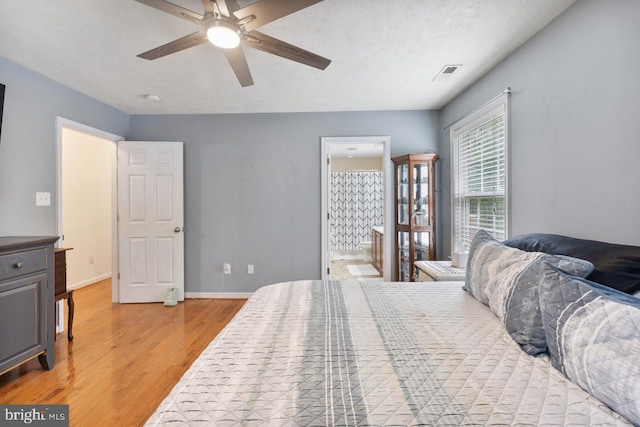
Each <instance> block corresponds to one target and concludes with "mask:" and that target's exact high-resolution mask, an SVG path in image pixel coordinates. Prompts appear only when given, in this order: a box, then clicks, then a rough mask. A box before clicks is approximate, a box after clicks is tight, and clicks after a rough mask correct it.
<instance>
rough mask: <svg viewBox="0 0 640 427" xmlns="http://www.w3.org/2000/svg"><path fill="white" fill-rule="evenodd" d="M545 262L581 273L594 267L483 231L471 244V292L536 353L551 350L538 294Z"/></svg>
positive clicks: (528, 350)
mask: <svg viewBox="0 0 640 427" xmlns="http://www.w3.org/2000/svg"><path fill="white" fill-rule="evenodd" d="M544 261H547V262H550V263H552V264H553V265H555V266H557V267H560V268H562V269H563V270H566V271H569V272H571V273H572V274H576V275H580V276H586V275H588V274H589V273H590V272H591V270H592V269H593V265H592V264H591V263H590V262H588V261H584V260H581V259H576V258H571V257H565V256H554V255H547V254H543V253H541V252H525V251H521V250H519V249H515V248H510V247H508V246H505V245H503V244H502V243H500V242H499V241H497V240H495V239H494V238H493V237H491V236H490V235H489V234H488V233H487V232H485V231H484V230H480V231H478V233H477V234H476V235H475V237H474V239H473V241H472V243H471V248H470V250H469V260H468V262H467V274H466V278H465V289H466V290H467V292H469V293H470V294H471V295H473V296H474V297H475V298H476V299H477V300H478V301H480V302H482V303H483V304H486V305H488V306H489V307H490V308H491V311H493V312H494V313H495V314H496V315H497V316H498V318H500V320H501V321H502V322H503V323H504V324H505V327H506V329H507V332H509V335H511V337H512V338H513V339H514V340H515V341H516V342H517V343H518V344H520V346H521V347H522V349H523V350H524V351H525V352H526V353H528V354H533V355H535V354H538V353H542V352H544V351H546V350H547V344H546V339H545V333H544V328H543V326H542V318H541V316H540V301H539V295H538V293H539V290H538V289H539V288H538V284H539V275H540V266H541V265H542V263H543V262H544Z"/></svg>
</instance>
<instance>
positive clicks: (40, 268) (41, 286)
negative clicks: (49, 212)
mask: <svg viewBox="0 0 640 427" xmlns="http://www.w3.org/2000/svg"><path fill="white" fill-rule="evenodd" d="M57 240H58V238H57V237H0V374H2V373H4V372H6V371H8V370H10V369H12V368H14V367H16V366H18V365H20V364H21V363H23V362H25V361H27V360H29V359H32V358H34V357H36V356H37V357H38V360H39V361H40V364H41V365H42V367H43V368H44V369H45V370H49V369H51V368H53V343H54V339H55V336H54V334H55V323H54V283H53V277H54V276H53V269H54V257H53V244H54V243H55V242H56V241H57Z"/></svg>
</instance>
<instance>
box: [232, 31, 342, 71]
mask: <svg viewBox="0 0 640 427" xmlns="http://www.w3.org/2000/svg"><path fill="white" fill-rule="evenodd" d="M243 43H244V44H245V45H246V46H249V47H252V48H254V49H258V50H261V51H263V52H267V53H271V54H273V55H278V56H280V57H282V58H286V59H290V60H292V61H295V62H299V63H301V64H305V65H308V66H310V67H314V68H318V69H320V70H324V69H325V68H327V67H328V66H329V64H331V60H330V59H327V58H324V57H322V56H320V55H316V54H315V53H311V52H309V51H308V50H304V49H301V48H299V47H297V46H294V45H292V44H289V43H286V42H283V41H282V40H278V39H275V38H273V37H271V36H268V35H266V34H263V33H260V32H258V31H251V32H250V33H249V34H248V35H247V37H246V38H245V39H244V40H243Z"/></svg>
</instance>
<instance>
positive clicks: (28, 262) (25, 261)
mask: <svg viewBox="0 0 640 427" xmlns="http://www.w3.org/2000/svg"><path fill="white" fill-rule="evenodd" d="M46 268H47V250H46V249H33V250H28V251H21V252H14V253H9V254H4V255H0V280H5V279H9V278H12V277H17V276H22V275H26V274H30V273H34V272H36V271H42V270H46Z"/></svg>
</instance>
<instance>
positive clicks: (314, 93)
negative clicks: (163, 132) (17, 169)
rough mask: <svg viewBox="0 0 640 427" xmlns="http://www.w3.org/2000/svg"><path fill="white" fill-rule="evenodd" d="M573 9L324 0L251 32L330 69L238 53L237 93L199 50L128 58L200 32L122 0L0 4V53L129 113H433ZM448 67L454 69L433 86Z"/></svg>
mask: <svg viewBox="0 0 640 427" xmlns="http://www.w3.org/2000/svg"><path fill="white" fill-rule="evenodd" d="M292 1H293V0H292ZM573 1H574V0H351V1H346V0H324V1H323V2H321V3H318V4H315V5H313V6H310V7H309V8H306V9H303V10H301V11H299V12H297V13H295V14H292V15H289V16H287V17H284V18H282V19H279V20H277V21H274V22H272V23H269V24H267V25H265V26H263V27H260V31H261V32H263V33H265V34H268V35H270V36H273V37H276V38H279V39H281V40H283V41H286V42H289V43H291V44H294V45H296V46H299V47H302V48H304V49H307V50H310V51H312V52H314V53H317V54H319V55H321V56H324V57H327V58H329V59H331V60H332V63H331V65H329V67H328V68H327V69H326V70H324V71H320V70H317V69H315V68H310V67H307V66H304V65H300V64H298V63H295V62H292V61H289V60H286V59H283V58H280V57H277V56H273V55H269V54H266V53H264V52H260V51H257V50H254V49H251V48H245V53H246V56H247V61H248V63H249V67H250V69H251V72H252V75H253V80H254V82H255V85H254V86H250V87H246V88H242V87H240V85H239V84H238V82H237V80H236V78H235V76H234V74H233V73H232V71H231V69H230V68H229V65H228V63H227V62H226V60H225V58H224V56H223V54H222V53H221V52H220V51H219V50H218V49H217V48H215V47H214V46H212V45H209V44H206V45H201V46H198V47H195V48H191V49H188V50H185V51H182V52H179V53H176V54H173V55H170V56H167V57H165V58H160V59H157V60H155V61H146V60H143V59H139V58H137V57H136V55H137V54H139V53H141V52H145V51H147V50H149V49H152V48H155V47H157V46H159V45H161V44H164V43H167V42H169V41H172V40H174V39H177V38H179V37H182V36H185V35H187V34H190V33H192V32H194V31H196V30H197V29H198V28H199V27H198V26H197V25H195V24H192V23H190V22H187V21H185V20H182V19H179V18H177V17H175V16H172V15H169V14H167V13H163V12H161V11H158V10H156V9H153V8H150V7H148V6H145V5H143V4H140V3H138V2H135V1H133V0H56V1H51V0H29V1H10V0H0V56H4V57H5V58H8V59H10V60H12V61H14V62H17V63H19V64H22V65H24V66H26V67H28V68H30V69H32V70H34V71H37V72H38V73H41V74H44V75H45V76H48V77H50V78H52V79H53V80H56V81H58V82H60V83H62V84H64V85H66V86H68V87H71V88H73V89H76V90H78V91H80V92H82V93H85V94H87V95H89V96H91V97H93V98H96V99H98V100H100V101H103V102H105V103H107V104H109V105H112V106H114V107H116V108H118V109H120V110H123V111H125V112H127V113H130V114H208V113H248V112H309V111H357V110H408V109H439V108H441V107H442V106H444V105H445V104H446V103H447V102H448V101H450V100H451V99H453V98H454V97H455V96H456V95H458V94H459V93H460V92H461V91H462V90H464V88H466V87H467V86H469V85H470V84H471V83H472V82H474V81H475V80H477V79H478V78H479V77H481V76H482V75H483V74H484V73H485V72H487V71H488V70H489V69H491V68H492V67H493V66H494V65H495V64H497V63H498V62H499V61H500V60H501V59H503V58H504V57H505V56H506V55H508V54H509V53H510V52H512V51H513V50H514V49H515V48H517V47H518V46H519V45H521V44H522V43H523V42H524V41H526V40H527V39H528V38H530V37H531V36H532V35H533V34H535V33H536V32H537V31H539V30H540V29H541V28H542V27H544V26H545V25H546V24H547V23H548V22H550V21H551V20H552V19H553V18H555V17H556V16H557V15H558V14H559V13H561V12H562V11H563V10H564V9H566V8H567V7H568V6H569V5H570V4H571V3H573ZM173 2H174V3H176V4H178V5H180V6H183V7H186V8H188V9H191V10H194V11H196V12H198V13H202V10H203V8H202V2H201V1H200V0H174V1H173ZM238 3H239V4H240V5H241V6H246V5H248V4H250V3H252V1H238ZM447 64H462V67H461V68H460V69H459V70H458V71H456V73H455V74H453V75H452V76H451V78H450V79H448V80H446V81H435V82H434V81H433V79H434V77H435V76H436V75H437V74H438V72H439V71H440V70H441V69H442V68H443V66H444V65H447ZM145 94H155V95H158V96H159V97H160V98H161V102H158V103H151V102H149V101H146V100H145V99H144V95H145Z"/></svg>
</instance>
